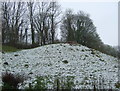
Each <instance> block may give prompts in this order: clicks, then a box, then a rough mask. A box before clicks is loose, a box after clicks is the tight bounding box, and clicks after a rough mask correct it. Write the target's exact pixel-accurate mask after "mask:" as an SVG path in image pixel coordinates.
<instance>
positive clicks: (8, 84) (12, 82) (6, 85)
mask: <svg viewBox="0 0 120 91" xmlns="http://www.w3.org/2000/svg"><path fill="white" fill-rule="evenodd" d="M24 80H25V78H24V77H23V76H21V75H19V74H16V75H13V74H12V73H8V72H5V73H3V74H2V82H3V86H2V91H8V89H11V90H12V91H13V90H15V91H18V87H19V86H18V85H19V83H23V82H24Z"/></svg>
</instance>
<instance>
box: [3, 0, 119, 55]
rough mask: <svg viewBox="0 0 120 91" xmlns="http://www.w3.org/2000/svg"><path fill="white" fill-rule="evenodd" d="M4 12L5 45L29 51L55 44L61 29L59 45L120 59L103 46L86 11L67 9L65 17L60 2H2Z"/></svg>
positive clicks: (116, 53)
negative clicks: (71, 44)
mask: <svg viewBox="0 0 120 91" xmlns="http://www.w3.org/2000/svg"><path fill="white" fill-rule="evenodd" d="M1 11H2V18H1V19H2V44H6V45H10V46H14V47H20V48H21V47H23V48H27V47H31V46H32V47H36V46H42V45H46V44H50V43H55V40H57V36H56V35H57V33H58V31H57V30H58V26H59V27H60V35H61V40H59V42H67V41H75V42H77V43H79V44H82V45H84V46H87V47H89V48H93V49H96V50H99V51H101V52H103V53H106V54H109V55H112V56H115V57H117V56H119V57H120V55H118V53H120V51H116V50H115V49H114V48H112V47H111V46H109V45H105V44H104V43H103V42H102V40H101V39H100V37H99V35H98V33H97V32H96V27H95V25H94V23H93V21H92V19H90V15H89V14H86V13H84V12H83V11H79V12H77V13H74V12H73V11H72V10H71V9H67V10H66V11H65V13H64V14H63V15H62V17H61V13H62V11H61V9H60V5H59V3H58V2H1ZM29 45H30V46H29Z"/></svg>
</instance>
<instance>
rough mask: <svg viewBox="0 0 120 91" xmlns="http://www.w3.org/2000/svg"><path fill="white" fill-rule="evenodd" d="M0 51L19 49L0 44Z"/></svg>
mask: <svg viewBox="0 0 120 91" xmlns="http://www.w3.org/2000/svg"><path fill="white" fill-rule="evenodd" d="M0 51H3V52H16V51H20V49H17V48H15V47H11V46H6V45H0Z"/></svg>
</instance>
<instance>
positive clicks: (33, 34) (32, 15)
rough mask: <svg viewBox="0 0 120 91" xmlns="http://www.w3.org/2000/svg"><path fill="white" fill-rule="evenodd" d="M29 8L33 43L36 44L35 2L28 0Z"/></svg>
mask: <svg viewBox="0 0 120 91" xmlns="http://www.w3.org/2000/svg"><path fill="white" fill-rule="evenodd" d="M27 5H28V10H29V21H30V27H31V34H32V44H33V45H34V44H35V31H34V2H27Z"/></svg>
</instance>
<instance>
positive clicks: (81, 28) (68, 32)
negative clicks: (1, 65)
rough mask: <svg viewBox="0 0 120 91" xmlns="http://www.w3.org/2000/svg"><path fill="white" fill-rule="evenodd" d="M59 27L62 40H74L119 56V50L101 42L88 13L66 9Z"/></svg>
mask: <svg viewBox="0 0 120 91" xmlns="http://www.w3.org/2000/svg"><path fill="white" fill-rule="evenodd" d="M60 28H61V36H62V37H61V38H62V41H76V42H77V43H79V44H82V45H84V46H87V47H89V48H93V49H96V50H98V51H101V52H103V53H105V54H108V55H112V56H114V57H119V58H120V51H117V50H116V49H114V48H113V47H112V46H110V45H106V44H104V43H103V42H102V40H101V39H100V37H99V35H98V33H97V32H96V27H95V25H94V23H93V21H92V19H90V16H89V14H86V13H84V12H83V11H79V12H77V14H75V13H73V11H72V10H71V9H68V10H66V12H65V14H64V16H63V21H62V24H61V27H60Z"/></svg>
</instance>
